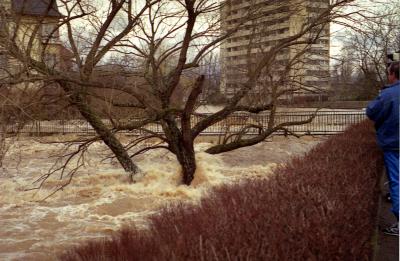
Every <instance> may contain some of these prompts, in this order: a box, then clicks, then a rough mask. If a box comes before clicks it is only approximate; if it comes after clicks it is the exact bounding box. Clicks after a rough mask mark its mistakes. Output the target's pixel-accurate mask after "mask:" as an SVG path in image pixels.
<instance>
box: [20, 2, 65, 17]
mask: <svg viewBox="0 0 400 261" xmlns="http://www.w3.org/2000/svg"><path fill="white" fill-rule="evenodd" d="M12 8H13V10H14V12H16V13H17V14H22V15H32V16H50V17H61V16H62V14H61V13H60V12H59V11H58V7H57V1H56V0H12Z"/></svg>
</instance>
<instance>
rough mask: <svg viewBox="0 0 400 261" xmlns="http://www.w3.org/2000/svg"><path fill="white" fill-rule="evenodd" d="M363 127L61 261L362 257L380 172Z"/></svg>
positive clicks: (375, 150)
mask: <svg viewBox="0 0 400 261" xmlns="http://www.w3.org/2000/svg"><path fill="white" fill-rule="evenodd" d="M381 158H382V157H381V151H380V150H379V148H378V146H377V144H376V142H375V137H374V133H373V130H372V126H371V124H370V123H369V122H363V123H362V124H359V125H357V126H353V127H351V128H349V129H348V130H347V131H346V132H345V133H344V134H342V135H338V136H335V137H332V138H330V139H329V140H328V141H327V142H325V143H323V144H320V145H318V146H316V147H315V148H314V149H313V150H311V151H310V152H309V153H308V154H307V155H305V156H304V157H301V158H294V159H292V160H291V162H290V163H289V164H287V166H285V167H281V168H280V169H278V170H277V171H276V175H274V176H273V177H271V178H270V179H268V180H248V181H245V182H242V183H240V184H236V185H234V186H222V187H220V188H218V189H216V190H214V191H213V192H212V193H210V195H209V196H208V197H206V198H204V199H203V200H202V201H201V204H200V205H199V206H192V205H187V204H181V205H177V206H175V207H169V208H165V209H163V210H162V211H161V212H160V213H159V214H158V215H154V216H152V217H151V218H150V229H149V230H148V231H143V230H141V231H139V230H136V229H134V228H133V229H129V228H126V229H124V230H122V231H121V232H119V234H117V235H115V236H114V237H113V238H111V239H105V240H103V241H102V242H89V243H87V244H85V245H83V246H80V247H77V248H75V249H72V250H69V251H68V252H67V253H65V254H64V255H62V256H61V257H60V258H61V260H368V259H370V258H371V253H372V252H371V244H370V239H371V236H372V231H373V228H374V219H375V218H374V216H375V213H376V202H377V190H376V188H377V180H378V176H379V174H380V173H381V172H382V171H381V170H382V166H383V165H382V159H381Z"/></svg>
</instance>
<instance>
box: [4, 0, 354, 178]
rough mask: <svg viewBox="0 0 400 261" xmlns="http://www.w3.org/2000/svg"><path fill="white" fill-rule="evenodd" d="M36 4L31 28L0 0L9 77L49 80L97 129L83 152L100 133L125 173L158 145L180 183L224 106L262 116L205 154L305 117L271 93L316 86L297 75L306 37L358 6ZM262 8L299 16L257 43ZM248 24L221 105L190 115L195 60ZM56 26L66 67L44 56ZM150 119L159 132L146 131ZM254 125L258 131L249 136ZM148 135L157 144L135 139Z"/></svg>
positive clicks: (226, 112)
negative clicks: (291, 114)
mask: <svg viewBox="0 0 400 261" xmlns="http://www.w3.org/2000/svg"><path fill="white" fill-rule="evenodd" d="M22 2H24V1H22ZM26 2H28V1H26ZM33 2H34V1H33ZM44 2H46V3H47V6H46V8H44V9H43V10H42V13H40V14H39V15H37V16H36V18H35V20H32V19H31V20H30V21H31V22H30V23H29V26H26V25H25V24H24V16H23V14H24V13H23V12H21V10H11V11H10V10H7V9H6V8H4V7H3V9H2V12H1V14H2V17H3V18H2V19H5V20H7V21H9V22H8V25H7V26H3V27H2V31H1V41H0V45H1V47H2V48H3V49H4V50H5V52H6V53H7V55H9V56H10V57H12V58H13V59H15V60H16V61H18V62H19V63H20V64H21V65H22V66H21V68H20V70H19V71H17V72H14V73H11V74H10V77H8V79H9V82H8V84H18V83H21V82H30V83H32V84H33V83H34V84H36V85H37V84H42V83H44V82H45V83H51V84H52V86H53V88H56V89H58V90H60V93H62V94H63V97H64V98H65V99H66V100H67V102H68V103H69V104H70V105H72V106H74V108H76V110H77V111H79V113H80V115H81V116H82V117H83V118H84V119H85V120H86V121H88V122H89V123H90V125H91V126H92V127H93V129H94V130H95V132H96V136H95V137H91V138H90V139H87V140H80V141H77V142H78V143H79V144H80V146H79V148H81V149H82V148H84V149H83V151H84V150H85V149H86V148H87V146H89V145H90V144H91V143H93V142H94V141H96V140H102V141H103V142H104V143H105V144H106V145H107V146H108V147H109V148H110V150H111V151H112V153H113V155H114V156H115V157H116V158H117V159H118V161H119V162H120V164H121V166H122V167H123V168H124V169H125V170H126V171H127V172H128V173H130V174H131V175H133V174H136V173H137V172H138V168H137V166H136V165H135V163H134V162H133V161H132V158H133V157H134V156H136V155H138V154H140V153H143V152H145V151H148V150H151V149H159V148H164V149H167V150H168V151H170V152H171V153H173V154H175V155H176V157H177V160H178V161H179V163H180V165H181V166H182V175H183V180H182V181H183V183H185V184H187V185H189V184H190V183H191V181H192V180H193V177H194V174H195V171H196V159H195V151H194V142H195V139H196V138H197V137H198V136H199V135H200V134H201V133H202V132H203V131H204V130H205V129H207V128H208V127H210V126H212V125H214V124H216V123H219V122H223V121H224V120H225V119H226V118H227V117H229V116H230V115H232V114H233V113H235V112H239V111H240V112H246V113H248V115H251V114H257V113H266V114H267V115H268V116H269V121H268V123H267V124H261V123H258V122H254V121H248V122H247V123H246V124H244V125H242V126H241V128H240V129H238V130H235V131H233V133H227V135H226V136H225V138H224V139H222V140H221V143H220V144H217V145H215V146H213V147H210V148H209V149H208V150H207V152H208V153H212V154H216V153H222V152H227V151H231V150H234V149H238V148H242V147H245V146H251V145H254V144H257V143H259V142H261V141H263V140H265V139H266V138H267V137H268V136H269V135H271V134H273V133H274V132H276V131H279V130H284V131H287V132H290V129H289V128H288V127H289V126H292V125H298V124H304V123H308V122H310V121H311V120H312V117H310V118H309V119H307V120H304V121H296V122H279V121H277V120H276V111H277V108H278V106H279V103H280V100H282V99H286V98H287V97H290V95H292V94H293V93H303V94H304V93H309V92H317V91H318V88H317V87H318V86H315V85H313V84H312V83H309V82H306V81H304V76H305V75H306V72H307V71H306V69H305V68H306V67H305V64H307V63H308V62H307V61H310V60H312V59H311V58H310V57H311V56H312V55H315V52H318V50H317V49H315V48H314V47H315V44H318V43H320V41H321V40H323V41H326V37H327V35H329V24H330V23H331V22H334V21H340V22H341V23H346V22H348V21H351V20H353V19H355V18H354V17H355V15H356V12H353V11H351V12H346V11H345V8H346V7H348V6H349V5H351V4H352V2H353V1H350V0H335V1H326V2H324V1H320V3H319V4H313V3H311V2H312V1H311V2H308V1H306V2H304V1H273V0H271V1H256V0H254V1H249V2H250V3H249V5H248V8H246V9H243V13H242V14H241V15H240V17H239V18H236V19H235V20H234V21H228V20H226V15H224V14H226V12H231V11H230V10H233V8H232V6H233V5H235V4H236V3H235V1H231V0H229V1H213V0H184V1H183V0H182V1H180V0H179V1H164V0H143V1H131V0H110V1H106V0H98V1H85V0H59V1H58V7H57V6H56V2H55V0H47V1H44ZM329 2H330V3H329ZM268 5H270V6H273V7H274V8H272V9H273V10H272V11H271V10H270V9H267V10H266V9H264V6H268ZM23 10H25V9H23ZM53 12H57V13H60V12H61V13H63V15H62V16H57V17H56V23H53V24H55V26H54V27H52V28H51V29H50V30H47V31H45V32H46V34H44V33H43V32H44V30H43V28H44V25H45V24H48V23H49V22H48V20H49V19H48V16H49V14H51V13H53ZM220 14H222V15H220ZM268 15H277V17H280V16H282V18H284V17H296V20H295V21H296V23H295V24H292V25H291V27H290V28H289V29H288V30H291V33H290V34H288V35H287V37H283V38H279V37H278V38H277V39H275V38H274V39H275V40H273V41H270V42H269V43H268V45H266V44H265V37H263V36H262V31H263V29H262V27H263V26H273V24H272V25H271V24H267V23H261V22H260V21H262V19H263V17H266V16H268ZM53 18H54V17H53ZM278 20H279V19H278ZM32 21H34V22H32ZM53 21H54V19H53ZM245 31H246V32H248V34H247V36H246V37H245V38H244V39H245V41H247V43H248V45H247V47H246V49H245V50H242V51H243V59H245V60H246V66H245V67H240V68H238V70H241V73H240V75H241V79H240V81H238V82H237V86H236V87H235V89H234V91H233V92H231V93H230V96H229V97H228V99H227V102H226V104H225V106H224V107H223V108H222V109H221V110H219V111H218V112H215V113H212V114H210V115H203V114H198V113H196V108H197V106H198V105H199V96H200V94H201V92H202V90H203V85H204V81H205V77H204V75H201V74H200V75H196V70H195V69H196V68H197V67H198V66H199V65H200V64H201V62H202V60H203V59H205V57H207V55H208V54H209V53H210V52H213V51H214V50H216V49H218V48H219V47H220V45H221V44H223V43H224V42H225V41H230V40H232V39H233V37H235V36H237V35H240V34H242V33H243V32H245ZM274 32H275V33H274V35H277V34H280V33H285V32H283V31H282V32H281V31H276V30H275V31H274ZM21 34H23V35H24V37H22V38H21V37H20V36H21ZM58 34H61V36H62V37H61V39H62V40H63V41H64V44H65V46H66V47H67V48H68V52H67V53H68V55H67V57H69V59H70V60H71V63H72V64H71V65H70V66H65V64H68V61H67V62H63V63H61V62H60V59H58V60H57V59H56V60H55V61H56V62H54V60H49V59H48V58H49V55H48V54H49V53H51V52H50V51H51V50H52V48H53V45H52V44H53V42H52V39H54V38H53V37H54V36H55V35H58ZM268 36H270V35H266V37H268ZM21 39H22V40H21ZM37 42H40V43H37ZM285 52H286V53H290V55H289V56H288V57H287V59H284V60H279V59H278V58H277V57H279V56H281V55H282V54H283V53H285ZM50 57H51V56H50ZM64 57H65V56H64ZM61 58H62V57H61ZM108 122H109V124H107V123H108ZM154 126H159V127H160V128H161V129H162V132H155V131H153V129H154ZM135 130H140V131H141V132H142V133H144V135H143V136H141V137H139V138H132V139H131V141H130V142H128V143H127V144H123V143H122V142H121V141H120V140H119V139H118V137H117V135H116V134H117V133H119V132H121V131H135ZM254 130H256V131H257V132H256V134H255V135H251V136H249V135H247V134H248V133H249V132H250V131H253V132H254ZM148 139H158V140H159V142H158V143H155V145H154V146H145V147H143V146H138V145H139V144H141V143H142V142H144V141H146V140H148ZM78 154H79V153H74V154H68V157H75V156H77V155H78ZM62 170H64V169H62ZM70 175H71V176H72V175H73V173H72V174H70Z"/></svg>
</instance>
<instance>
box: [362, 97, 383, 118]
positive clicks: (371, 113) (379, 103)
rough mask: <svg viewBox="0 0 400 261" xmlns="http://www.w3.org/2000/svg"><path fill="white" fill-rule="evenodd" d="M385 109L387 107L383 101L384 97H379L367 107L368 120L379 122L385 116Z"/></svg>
mask: <svg viewBox="0 0 400 261" xmlns="http://www.w3.org/2000/svg"><path fill="white" fill-rule="evenodd" d="M384 107H385V106H384V100H383V99H382V96H381V95H379V96H378V97H376V99H375V100H373V101H371V102H370V103H369V104H368V106H367V110H366V113H367V116H368V118H370V119H371V120H373V121H374V122H377V121H378V120H379V119H380V118H381V116H382V114H383V111H384Z"/></svg>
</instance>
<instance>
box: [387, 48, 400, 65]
mask: <svg viewBox="0 0 400 261" xmlns="http://www.w3.org/2000/svg"><path fill="white" fill-rule="evenodd" d="M398 61H400V50H399V51H397V52H394V53H390V54H387V55H386V65H387V67H389V66H390V64H391V63H393V62H398Z"/></svg>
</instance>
